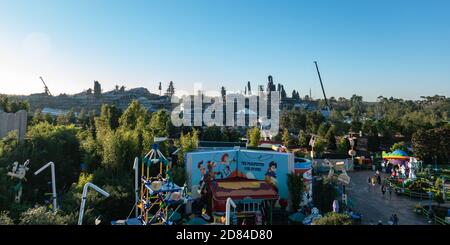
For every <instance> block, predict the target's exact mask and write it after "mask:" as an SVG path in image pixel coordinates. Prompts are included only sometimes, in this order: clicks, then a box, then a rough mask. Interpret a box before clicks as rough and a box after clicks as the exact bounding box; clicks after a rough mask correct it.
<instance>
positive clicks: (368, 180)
mask: <svg viewBox="0 0 450 245" xmlns="http://www.w3.org/2000/svg"><path fill="white" fill-rule="evenodd" d="M367 184H369V185H370V176H369V177H367Z"/></svg>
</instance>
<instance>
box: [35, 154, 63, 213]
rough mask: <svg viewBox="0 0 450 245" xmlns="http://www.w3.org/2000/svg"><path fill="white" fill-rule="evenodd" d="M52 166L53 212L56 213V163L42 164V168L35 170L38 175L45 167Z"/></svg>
mask: <svg viewBox="0 0 450 245" xmlns="http://www.w3.org/2000/svg"><path fill="white" fill-rule="evenodd" d="M49 166H50V169H51V171H52V199H53V212H55V213H56V211H57V209H58V208H57V204H56V180H55V164H54V163H53V162H49V163H47V164H45V165H44V166H42V167H41V168H40V169H38V170H37V171H36V172H34V175H38V174H39V173H40V172H42V171H44V169H46V168H48V167H49Z"/></svg>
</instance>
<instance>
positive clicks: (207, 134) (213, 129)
mask: <svg viewBox="0 0 450 245" xmlns="http://www.w3.org/2000/svg"><path fill="white" fill-rule="evenodd" d="M202 138H203V140H205V141H223V140H224V139H225V135H224V134H222V131H221V129H220V127H218V126H210V127H207V128H206V129H205V130H204V131H203V135H202Z"/></svg>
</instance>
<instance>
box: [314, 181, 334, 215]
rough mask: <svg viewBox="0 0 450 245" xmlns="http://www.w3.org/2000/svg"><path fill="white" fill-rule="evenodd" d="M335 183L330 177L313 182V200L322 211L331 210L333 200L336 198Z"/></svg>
mask: <svg viewBox="0 0 450 245" xmlns="http://www.w3.org/2000/svg"><path fill="white" fill-rule="evenodd" d="M335 186H336V183H335V182H334V180H331V179H328V178H326V179H321V180H317V181H315V182H314V184H313V202H314V205H315V206H316V207H317V208H318V209H319V210H320V211H322V212H330V211H332V210H333V208H332V205H333V201H334V200H335V199H336V188H335Z"/></svg>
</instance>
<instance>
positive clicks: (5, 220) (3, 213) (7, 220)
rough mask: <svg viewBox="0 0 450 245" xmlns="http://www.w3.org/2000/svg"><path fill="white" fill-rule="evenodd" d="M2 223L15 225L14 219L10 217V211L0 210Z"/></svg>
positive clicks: (0, 222) (0, 221)
mask: <svg viewBox="0 0 450 245" xmlns="http://www.w3.org/2000/svg"><path fill="white" fill-rule="evenodd" d="M0 225H14V221H13V220H12V219H11V218H10V217H9V212H8V211H1V212H0Z"/></svg>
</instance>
